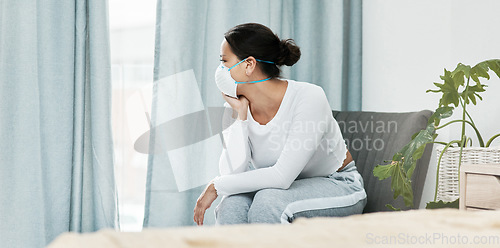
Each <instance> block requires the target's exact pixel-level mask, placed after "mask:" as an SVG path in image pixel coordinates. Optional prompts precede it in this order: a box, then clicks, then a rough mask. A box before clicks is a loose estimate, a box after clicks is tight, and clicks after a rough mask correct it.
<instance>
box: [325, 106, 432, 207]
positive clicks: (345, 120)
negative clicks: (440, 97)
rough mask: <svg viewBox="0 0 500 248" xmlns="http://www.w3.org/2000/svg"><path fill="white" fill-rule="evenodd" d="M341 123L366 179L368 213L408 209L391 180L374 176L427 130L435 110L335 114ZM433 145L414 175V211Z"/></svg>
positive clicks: (348, 145) (345, 112)
mask: <svg viewBox="0 0 500 248" xmlns="http://www.w3.org/2000/svg"><path fill="white" fill-rule="evenodd" d="M332 112H333V117H334V118H335V119H336V120H337V122H338V123H339V126H340V129H341V131H342V134H343V137H344V139H345V140H346V144H347V147H348V149H349V151H350V152H351V154H352V156H353V158H354V161H355V162H356V167H357V169H358V171H359V173H360V174H361V175H362V176H363V180H364V186H365V190H366V193H367V195H368V196H367V198H368V202H367V204H366V206H365V209H364V211H363V212H364V213H369V212H377V211H388V210H389V209H388V208H387V207H386V206H385V204H387V203H390V204H392V205H393V206H394V207H397V208H401V209H409V208H408V207H405V205H404V201H403V199H402V197H401V196H400V197H398V198H397V199H396V200H394V199H393V192H392V191H391V188H390V183H391V179H390V178H388V179H385V180H382V181H380V180H379V179H378V178H377V177H375V176H373V168H374V167H375V166H377V165H379V164H386V163H385V162H384V161H390V160H391V159H392V156H393V155H394V154H395V153H396V152H397V151H398V150H399V149H401V148H402V147H403V146H404V145H405V144H407V143H408V142H409V141H410V140H411V136H412V135H413V134H414V133H416V132H418V131H420V130H422V129H425V127H426V126H427V121H428V119H429V118H430V116H431V115H432V111H429V110H423V111H420V112H409V113H380V112H363V111H356V112H355V111H352V112H351V111H332ZM431 151H432V146H431V145H428V146H427V147H426V149H425V152H424V154H423V155H422V158H421V159H420V160H419V161H418V162H417V167H416V168H415V171H414V173H413V176H412V188H413V196H414V200H413V203H414V206H413V208H418V206H419V204H420V199H421V197H422V190H423V187H424V182H425V176H426V174H427V169H428V166H429V160H430V155H431Z"/></svg>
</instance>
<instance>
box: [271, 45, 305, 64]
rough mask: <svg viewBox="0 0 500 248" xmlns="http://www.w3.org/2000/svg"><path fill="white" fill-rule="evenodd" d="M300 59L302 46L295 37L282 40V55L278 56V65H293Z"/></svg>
mask: <svg viewBox="0 0 500 248" xmlns="http://www.w3.org/2000/svg"><path fill="white" fill-rule="evenodd" d="M299 59H300V48H299V47H298V46H297V45H296V44H295V42H294V41H293V39H285V40H281V41H280V55H279V56H278V58H277V61H276V64H277V65H287V66H292V65H294V64H295V63H297V61H299Z"/></svg>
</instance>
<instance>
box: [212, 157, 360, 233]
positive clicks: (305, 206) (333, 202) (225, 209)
mask: <svg viewBox="0 0 500 248" xmlns="http://www.w3.org/2000/svg"><path fill="white" fill-rule="evenodd" d="M366 201H367V198H366V192H365V189H364V187H363V179H362V177H361V175H360V174H359V172H358V171H357V169H356V165H355V163H354V161H352V162H350V163H349V164H347V165H346V167H344V168H343V169H342V170H341V171H338V172H334V173H332V174H331V175H329V176H327V177H311V178H303V179H297V180H295V181H294V182H293V183H292V185H291V186H290V188H288V189H276V188H266V189H261V190H258V191H255V192H249V193H242V194H236V195H230V196H223V198H222V200H221V202H220V203H219V205H217V207H216V208H215V225H228V224H243V223H283V224H289V223H291V222H292V221H293V220H294V219H296V218H298V217H306V218H309V217H316V216H347V215H352V214H360V213H362V212H363V208H364V207H365V205H366Z"/></svg>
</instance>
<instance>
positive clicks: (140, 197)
mask: <svg viewBox="0 0 500 248" xmlns="http://www.w3.org/2000/svg"><path fill="white" fill-rule="evenodd" d="M155 19H156V0H141V1H137V0H109V25H110V42H111V64H112V70H111V73H112V84H113V93H112V102H113V103H112V108H113V109H112V129H113V141H114V152H115V173H116V181H117V188H118V201H119V215H120V222H121V223H120V230H122V231H141V230H142V223H143V217H144V201H145V192H146V174H147V162H148V156H147V154H142V153H140V152H137V151H136V150H135V149H134V143H135V141H136V140H137V139H138V138H139V137H140V136H141V135H142V134H144V133H145V132H146V131H147V130H148V129H149V122H148V118H149V116H148V114H147V113H148V112H150V111H149V109H150V105H151V89H152V85H153V61H154V45H155V44H154V39H155Z"/></svg>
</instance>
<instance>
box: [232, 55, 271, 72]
mask: <svg viewBox="0 0 500 248" xmlns="http://www.w3.org/2000/svg"><path fill="white" fill-rule="evenodd" d="M247 59H248V58H246V59H244V60H242V61H240V62H238V63H236V64H235V65H233V66H231V67H230V68H229V69H228V71H230V70H231V69H233V67H235V66H237V65H239V64H240V63H241V62H243V61H245V60H247ZM255 60H257V61H259V62H264V63H268V64H275V63H274V62H272V61H267V60H262V59H255Z"/></svg>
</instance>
